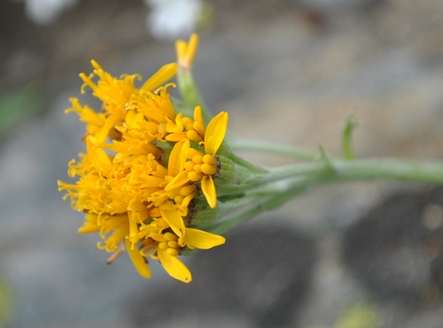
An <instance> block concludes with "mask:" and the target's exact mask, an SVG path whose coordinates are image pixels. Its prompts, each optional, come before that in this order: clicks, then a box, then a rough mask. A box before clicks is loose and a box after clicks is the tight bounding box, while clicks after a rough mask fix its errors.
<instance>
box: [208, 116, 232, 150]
mask: <svg viewBox="0 0 443 328" xmlns="http://www.w3.org/2000/svg"><path fill="white" fill-rule="evenodd" d="M228 119H229V115H228V113H227V112H221V113H220V114H218V115H217V116H215V117H214V118H213V119H212V120H211V122H209V124H208V127H207V128H206V132H205V151H206V154H209V155H215V154H216V153H217V151H218V148H219V147H220V145H221V144H222V142H223V139H224V138H225V134H226V129H227V127H228Z"/></svg>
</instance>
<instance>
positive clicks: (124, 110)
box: [58, 35, 228, 282]
mask: <svg viewBox="0 0 443 328" xmlns="http://www.w3.org/2000/svg"><path fill="white" fill-rule="evenodd" d="M196 47H197V37H196V36H195V35H194V36H193V37H191V41H190V42H189V44H188V43H186V42H184V41H179V42H177V53H178V57H179V58H178V62H179V64H180V65H181V69H189V68H190V65H192V60H193V57H194V54H195V49H196ZM92 65H93V67H94V70H93V73H92V74H91V75H89V76H87V75H85V74H80V77H81V79H82V80H83V82H84V84H83V87H82V92H84V91H85V88H87V87H89V88H90V89H92V94H93V96H95V97H96V98H98V99H99V100H100V101H101V102H102V103H103V106H102V111H101V112H96V111H94V110H93V109H91V108H90V107H88V106H87V105H82V104H81V103H80V102H79V100H78V99H77V98H71V99H70V101H71V103H72V107H71V108H69V109H67V111H68V112H70V111H74V112H76V113H77V114H78V115H79V116H80V120H81V121H83V122H85V123H86V134H85V135H84V137H83V142H84V143H85V145H86V152H85V153H84V154H83V153H81V154H79V160H78V161H76V160H72V161H71V162H70V163H69V164H68V167H69V169H68V175H69V176H70V177H72V178H76V179H77V181H76V183H75V184H69V183H65V182H62V181H59V182H58V184H59V189H60V190H64V191H66V192H67V193H66V195H65V196H64V199H66V198H68V197H69V198H70V199H71V205H72V207H73V208H74V209H76V210H78V211H82V212H84V213H85V222H84V225H83V226H82V227H81V228H80V229H79V232H81V233H90V232H99V234H100V236H101V237H102V238H103V239H104V242H103V243H99V244H98V247H99V248H101V249H104V250H106V251H107V252H112V253H113V254H112V255H111V257H110V258H109V260H108V261H109V262H112V261H113V260H114V259H115V258H116V257H117V256H118V255H119V254H120V253H121V252H123V251H124V250H125V249H127V251H128V253H129V255H130V257H131V259H132V261H133V263H134V266H135V267H136V268H137V270H138V272H139V273H140V275H142V276H143V277H145V278H149V277H150V276H151V272H150V269H149V266H148V259H155V260H159V261H160V262H161V264H162V265H163V267H164V268H165V270H166V271H167V272H168V274H169V275H171V276H172V277H174V278H175V279H178V280H180V281H183V282H190V281H191V279H192V278H191V273H190V272H189V270H188V269H187V267H186V266H185V265H184V264H183V262H182V261H181V260H180V259H179V258H178V255H180V253H181V251H182V250H183V249H184V248H186V247H187V248H189V249H194V248H199V249H209V248H212V247H214V246H218V245H221V244H223V243H224V242H225V239H224V238H223V237H222V236H219V235H215V234H212V233H209V232H206V231H203V230H200V229H196V228H192V227H190V221H191V216H190V209H191V208H192V206H193V202H194V201H195V199H196V198H198V197H204V198H205V199H206V201H207V204H208V205H209V207H210V208H215V207H216V206H217V194H216V186H215V183H214V178H216V177H217V175H218V174H219V171H220V169H221V166H222V163H220V160H219V158H218V156H217V155H216V154H217V151H218V149H219V148H220V146H221V144H222V142H223V139H224V136H225V133H226V128H227V124H228V114H227V113H226V112H222V113H220V114H218V115H217V116H215V117H214V118H213V119H212V120H211V121H210V122H209V123H208V124H207V125H205V122H204V120H203V114H202V109H201V107H200V106H196V107H195V109H194V113H193V117H188V116H186V115H184V114H183V113H182V112H176V110H175V106H174V104H173V101H172V100H171V97H170V93H169V89H170V88H173V87H175V84H174V83H166V82H167V81H168V80H169V79H171V78H172V77H173V76H174V75H175V73H176V71H177V64H175V63H171V64H168V65H165V66H163V67H162V68H161V69H160V70H159V71H158V72H157V73H155V74H154V75H153V76H152V77H151V78H149V79H148V80H147V81H146V82H144V83H143V84H142V85H141V87H136V85H135V84H136V83H135V82H136V81H137V80H140V79H141V77H140V76H139V75H123V76H121V77H120V78H116V77H113V76H112V75H110V74H109V73H107V72H106V71H104V70H103V69H102V67H101V66H100V65H99V64H98V63H97V62H95V61H92ZM165 83H166V84H165ZM201 195H202V196H201Z"/></svg>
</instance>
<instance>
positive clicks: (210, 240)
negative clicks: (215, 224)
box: [185, 228, 226, 249]
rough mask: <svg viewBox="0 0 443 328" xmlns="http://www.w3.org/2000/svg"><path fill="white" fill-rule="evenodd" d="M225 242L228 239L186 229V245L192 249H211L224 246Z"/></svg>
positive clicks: (197, 230)
mask: <svg viewBox="0 0 443 328" xmlns="http://www.w3.org/2000/svg"><path fill="white" fill-rule="evenodd" d="M225 241H226V239H225V238H224V237H222V236H219V235H214V234H212V233H209V232H206V231H203V230H199V229H193V228H186V234H185V243H186V245H187V246H189V247H191V248H201V249H210V248H212V247H215V246H220V245H223V244H224V243H225Z"/></svg>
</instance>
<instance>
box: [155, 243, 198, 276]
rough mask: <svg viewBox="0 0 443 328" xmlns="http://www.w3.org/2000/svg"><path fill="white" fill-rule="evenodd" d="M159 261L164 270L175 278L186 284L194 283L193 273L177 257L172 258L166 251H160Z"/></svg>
mask: <svg viewBox="0 0 443 328" xmlns="http://www.w3.org/2000/svg"><path fill="white" fill-rule="evenodd" d="M157 252H158V259H159V260H160V262H161V264H162V265H163V268H165V270H166V272H167V273H168V274H169V275H170V276H171V277H173V278H175V279H177V280H180V281H182V282H185V283H189V282H191V281H192V276H191V272H190V271H189V270H188V268H187V267H186V265H184V264H183V262H182V261H180V260H179V259H178V258H177V256H171V255H169V254H168V253H166V252H165V251H162V250H158V251H157Z"/></svg>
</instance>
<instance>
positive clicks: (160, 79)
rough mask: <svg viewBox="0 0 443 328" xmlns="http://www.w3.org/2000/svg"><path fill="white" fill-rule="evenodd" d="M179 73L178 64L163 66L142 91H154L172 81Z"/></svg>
mask: <svg viewBox="0 0 443 328" xmlns="http://www.w3.org/2000/svg"><path fill="white" fill-rule="evenodd" d="M176 72H177V64H176V63H170V64H166V65H164V66H162V67H161V68H160V69H159V70H158V71H157V73H155V74H154V75H152V76H151V77H150V78H149V79H148V80H147V81H146V82H145V83H144V84H143V86H142V87H141V88H140V89H143V90H147V91H151V90H154V89H155V88H156V87H158V86H159V85H161V84H163V83H165V82H166V81H167V80H169V79H171V78H172V77H173V76H174V75H175V73H176Z"/></svg>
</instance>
